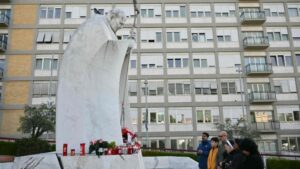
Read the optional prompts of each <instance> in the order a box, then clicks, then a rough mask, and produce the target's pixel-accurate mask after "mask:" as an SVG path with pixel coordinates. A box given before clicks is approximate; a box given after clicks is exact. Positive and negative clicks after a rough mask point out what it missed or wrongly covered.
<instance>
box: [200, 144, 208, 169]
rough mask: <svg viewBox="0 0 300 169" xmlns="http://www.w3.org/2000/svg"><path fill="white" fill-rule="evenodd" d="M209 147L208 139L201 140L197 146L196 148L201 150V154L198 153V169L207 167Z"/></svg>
mask: <svg viewBox="0 0 300 169" xmlns="http://www.w3.org/2000/svg"><path fill="white" fill-rule="evenodd" d="M210 149H211V144H210V142H209V141H202V142H201V143H200V144H199V146H198V148H197V151H198V150H202V154H198V162H199V167H200V169H207V158H208V154H209V151H210Z"/></svg>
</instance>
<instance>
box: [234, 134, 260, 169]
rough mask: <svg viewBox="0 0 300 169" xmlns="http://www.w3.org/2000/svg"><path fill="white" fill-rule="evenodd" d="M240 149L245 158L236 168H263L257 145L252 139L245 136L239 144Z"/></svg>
mask: <svg viewBox="0 0 300 169" xmlns="http://www.w3.org/2000/svg"><path fill="white" fill-rule="evenodd" d="M240 149H241V151H242V153H243V155H244V156H245V159H244V160H243V162H242V164H241V165H240V166H238V168H237V169H264V162H263V160H262V158H261V156H260V154H259V151H258V147H257V145H256V143H255V142H254V141H253V140H252V139H250V138H245V139H244V140H243V141H242V143H241V145H240Z"/></svg>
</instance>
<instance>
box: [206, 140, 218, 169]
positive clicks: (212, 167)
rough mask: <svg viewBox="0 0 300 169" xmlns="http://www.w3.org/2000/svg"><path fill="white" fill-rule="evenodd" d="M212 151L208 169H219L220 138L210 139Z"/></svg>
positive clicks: (208, 160)
mask: <svg viewBox="0 0 300 169" xmlns="http://www.w3.org/2000/svg"><path fill="white" fill-rule="evenodd" d="M210 144H211V149H210V151H209V155H208V159H207V169H216V168H217V154H218V144H219V139H218V137H213V138H211V139H210Z"/></svg>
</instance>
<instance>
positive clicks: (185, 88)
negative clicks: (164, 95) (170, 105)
mask: <svg viewBox="0 0 300 169" xmlns="http://www.w3.org/2000/svg"><path fill="white" fill-rule="evenodd" d="M168 89H169V95H188V94H191V85H190V83H188V82H185V83H183V82H177V83H175V82H174V83H171V82H169V84H168Z"/></svg>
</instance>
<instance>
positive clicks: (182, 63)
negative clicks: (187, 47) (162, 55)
mask: <svg viewBox="0 0 300 169" xmlns="http://www.w3.org/2000/svg"><path fill="white" fill-rule="evenodd" d="M188 63H189V59H188V58H168V68H187V67H188V65H189V64H188Z"/></svg>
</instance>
